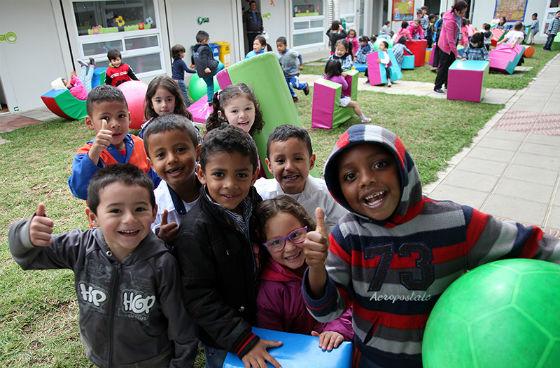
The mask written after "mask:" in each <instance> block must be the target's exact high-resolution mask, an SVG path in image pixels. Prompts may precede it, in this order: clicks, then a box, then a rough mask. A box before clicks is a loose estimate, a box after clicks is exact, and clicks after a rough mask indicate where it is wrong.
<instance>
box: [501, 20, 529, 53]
mask: <svg viewBox="0 0 560 368" xmlns="http://www.w3.org/2000/svg"><path fill="white" fill-rule="evenodd" d="M524 39H525V33H524V32H523V23H521V22H517V23H515V25H514V26H513V30H511V31H509V32H508V33H506V34H505V36H504V38H502V39H501V40H500V41H498V45H500V44H502V43H505V44H507V45H509V46H511V48H514V47H515V46H517V45H521V43H522V42H523V40H524Z"/></svg>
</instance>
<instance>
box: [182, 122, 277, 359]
mask: <svg viewBox="0 0 560 368" xmlns="http://www.w3.org/2000/svg"><path fill="white" fill-rule="evenodd" d="M199 160H200V161H199V166H198V168H197V176H198V178H199V180H200V182H201V183H202V185H203V187H202V189H201V191H200V198H199V200H198V202H197V203H196V204H195V205H194V207H193V208H192V209H191V211H190V213H189V216H187V217H186V218H185V219H184V221H183V223H182V225H181V227H180V230H179V236H178V237H177V239H176V241H175V244H176V252H177V259H178V261H179V264H180V266H181V270H182V275H183V278H182V280H183V286H184V288H185V290H186V293H185V303H186V307H187V311H188V312H189V313H190V314H191V316H192V317H193V319H194V320H196V322H197V324H198V327H199V338H200V340H201V341H202V343H203V344H204V345H205V349H204V350H205V354H206V365H207V367H211V368H214V367H221V366H222V364H223V362H224V359H225V356H226V353H227V352H228V351H230V352H232V353H234V354H237V355H238V356H239V358H240V359H241V360H242V361H243V363H244V365H245V366H246V367H254V368H256V367H259V366H260V367H264V366H266V363H265V361H268V362H270V363H272V364H273V365H274V367H276V368H279V367H280V365H279V364H278V362H276V360H275V359H274V358H272V357H271V356H270V354H268V352H267V351H266V349H267V348H269V347H275V346H279V345H281V342H274V341H267V340H261V339H259V337H258V336H257V335H255V334H254V333H253V332H252V331H251V325H253V324H254V322H255V321H256V297H257V295H256V293H257V274H258V267H259V261H258V257H257V255H256V254H255V253H254V251H255V252H256V251H257V249H258V247H256V246H255V247H254V246H253V245H254V244H255V240H256V239H255V237H254V235H253V232H254V229H253V226H254V225H253V224H254V221H256V218H255V210H256V206H257V205H258V203H259V202H260V201H261V199H260V197H259V195H258V194H257V192H256V190H255V188H254V187H253V183H254V182H255V180H256V178H257V174H258V164H257V160H258V156H257V147H256V146H255V143H254V141H253V140H252V139H251V137H250V136H249V135H248V134H247V133H245V132H243V131H241V130H240V129H237V128H234V127H232V126H230V125H223V126H221V127H219V128H216V129H214V130H212V131H210V132H208V133H207V134H206V136H205V137H204V142H203V143H202V146H201V148H200V155H199ZM259 362H260V364H261V365H259Z"/></svg>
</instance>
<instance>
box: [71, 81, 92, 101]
mask: <svg viewBox="0 0 560 368" xmlns="http://www.w3.org/2000/svg"><path fill="white" fill-rule="evenodd" d="M70 84H71V85H72V87H70V93H71V94H72V96H74V97H76V98H77V99H78V100H87V96H88V91H87V89H86V86H84V84H83V83H82V81H81V80H80V78H78V77H77V76H75V75H73V76H72V77H71V78H70Z"/></svg>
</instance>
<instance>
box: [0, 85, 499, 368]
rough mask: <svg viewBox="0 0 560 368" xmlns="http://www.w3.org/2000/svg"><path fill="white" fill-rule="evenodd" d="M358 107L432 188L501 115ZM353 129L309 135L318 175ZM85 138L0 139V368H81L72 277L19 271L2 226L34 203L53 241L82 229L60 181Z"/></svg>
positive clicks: (403, 104)
mask: <svg viewBox="0 0 560 368" xmlns="http://www.w3.org/2000/svg"><path fill="white" fill-rule="evenodd" d="M310 96H311V95H310ZM310 96H303V94H302V95H301V96H300V97H301V98H300V102H299V103H298V104H297V108H298V110H299V114H300V117H301V119H302V122H303V124H304V126H305V127H307V128H310V120H311V119H310V118H311V113H310V110H311V109H310V104H311V98H310ZM358 101H359V103H360V105H361V106H362V108H363V110H364V111H365V113H366V114H367V115H368V116H370V117H372V119H373V122H375V123H377V124H381V125H383V126H385V127H387V128H389V129H391V130H393V131H395V132H396V133H397V134H399V135H400V136H401V138H402V139H403V141H404V142H405V144H406V145H407V147H408V148H409V150H410V151H411V153H412V155H413V157H414V158H415V160H416V163H417V165H418V167H419V170H420V172H421V177H422V180H423V181H424V182H429V181H433V180H434V179H435V178H436V173H437V172H438V171H439V170H442V169H443V168H444V167H445V166H446V162H447V161H448V160H449V159H450V158H451V157H452V156H453V155H454V154H456V153H457V152H458V151H459V150H461V148H463V147H464V146H466V145H468V144H469V143H470V142H471V140H472V137H473V136H474V135H475V134H476V132H477V131H478V130H479V129H480V128H481V127H482V126H483V125H484V124H485V122H486V121H488V120H489V119H490V118H491V117H492V116H493V115H494V114H495V113H496V112H497V111H498V110H499V109H500V108H502V106H499V105H489V104H472V103H467V102H449V101H446V100H439V99H438V100H436V99H431V98H427V97H406V96H397V95H388V94H383V93H373V92H361V93H360V96H359V99H358ZM358 122H359V120H358V118H354V119H353V120H352V121H351V122H349V123H348V124H346V126H344V127H342V128H339V129H335V130H310V133H311V136H312V139H313V145H314V148H315V151H316V153H317V156H318V160H317V165H318V167H319V168H321V169H320V171H322V167H323V165H324V162H325V159H326V157H327V155H328V154H329V152H330V150H331V148H332V146H333V143H334V141H335V140H336V138H337V136H338V135H339V134H340V133H341V132H343V130H344V129H345V128H347V127H348V126H349V124H354V123H358ZM92 137H93V134H92V131H90V130H87V129H86V128H85V126H84V124H83V123H78V122H66V121H62V120H56V121H52V122H49V123H46V124H42V125H38V126H33V127H28V128H23V129H19V130H16V131H14V132H11V133H7V134H2V138H4V139H6V140H8V141H9V143H6V144H3V145H0V239H1V240H0V280H2V281H1V282H0V295H2V298H1V299H0V366H3V367H30V366H34V367H84V366H89V363H88V361H87V360H86V359H85V357H84V354H83V348H82V346H81V344H80V339H79V335H78V326H77V304H76V302H75V298H76V295H75V292H74V285H73V276H72V273H71V272H70V271H27V272H24V271H22V270H20V269H19V267H18V266H17V265H16V264H15V263H14V262H13V261H12V260H11V257H10V255H9V252H8V250H7V240H6V239H7V231H8V225H9V224H10V223H11V222H12V221H13V220H14V219H18V218H23V217H29V216H30V215H31V214H32V213H33V212H34V210H35V208H36V205H37V203H38V202H39V201H42V202H44V203H45V204H46V208H47V213H48V214H49V216H50V217H51V218H52V219H53V220H54V221H55V233H59V232H63V231H67V230H70V229H73V228H83V229H85V228H86V227H87V221H86V217H85V215H84V209H85V204H84V202H83V201H80V200H76V199H74V198H73V197H72V196H71V194H70V191H69V190H68V186H67V184H66V180H67V178H68V175H69V173H70V168H71V162H72V157H73V155H74V152H75V150H76V148H77V147H79V146H81V145H82V144H83V143H84V142H85V141H86V140H88V139H90V138H92ZM198 365H199V366H202V362H201V360H199V362H198Z"/></svg>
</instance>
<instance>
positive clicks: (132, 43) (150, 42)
mask: <svg viewBox="0 0 560 368" xmlns="http://www.w3.org/2000/svg"><path fill="white" fill-rule="evenodd" d="M157 46H159V42H158V37H157V36H156V35H154V36H148V37H134V38H126V39H125V40H124V47H125V48H126V49H127V50H136V49H144V48H146V47H157Z"/></svg>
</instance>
